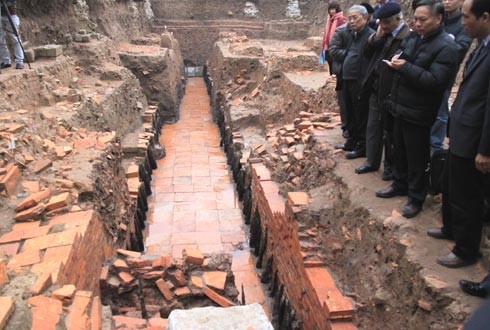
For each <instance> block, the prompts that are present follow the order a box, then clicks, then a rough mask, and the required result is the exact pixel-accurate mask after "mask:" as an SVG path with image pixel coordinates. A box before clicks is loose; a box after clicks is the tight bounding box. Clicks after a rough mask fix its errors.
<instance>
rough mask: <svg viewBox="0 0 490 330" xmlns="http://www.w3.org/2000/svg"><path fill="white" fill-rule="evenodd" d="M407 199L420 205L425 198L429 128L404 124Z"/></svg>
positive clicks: (428, 155) (428, 157) (428, 158)
mask: <svg viewBox="0 0 490 330" xmlns="http://www.w3.org/2000/svg"><path fill="white" fill-rule="evenodd" d="M405 128H406V129H405V133H406V135H405V137H406V140H405V143H406V148H407V149H406V150H407V152H406V155H407V161H408V176H407V181H408V198H409V201H411V202H413V203H416V204H417V205H422V204H423V203H424V201H425V197H426V196H427V166H428V164H429V160H430V144H429V138H430V127H425V126H420V125H414V124H410V123H406V125H405Z"/></svg>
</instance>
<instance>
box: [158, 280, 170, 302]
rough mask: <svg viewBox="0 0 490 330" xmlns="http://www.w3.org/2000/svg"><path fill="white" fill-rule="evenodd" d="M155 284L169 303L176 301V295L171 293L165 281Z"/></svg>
mask: <svg viewBox="0 0 490 330" xmlns="http://www.w3.org/2000/svg"><path fill="white" fill-rule="evenodd" d="M155 284H156V285H157V287H158V290H160V292H161V293H162V295H163V296H164V297H165V299H167V301H172V299H174V293H173V292H172V291H170V289H169V288H168V286H167V283H165V281H164V280H162V279H159V280H157V281H156V282H155Z"/></svg>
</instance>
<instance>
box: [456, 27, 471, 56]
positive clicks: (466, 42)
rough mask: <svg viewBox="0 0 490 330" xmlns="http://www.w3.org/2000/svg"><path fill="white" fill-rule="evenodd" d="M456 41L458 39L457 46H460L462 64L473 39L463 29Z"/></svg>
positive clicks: (459, 53)
mask: <svg viewBox="0 0 490 330" xmlns="http://www.w3.org/2000/svg"><path fill="white" fill-rule="evenodd" d="M454 41H456V46H457V47H458V55H459V56H458V63H459V64H461V63H462V62H463V60H464V57H465V56H466V53H467V52H468V49H470V46H471V42H472V41H473V40H472V39H471V38H470V37H468V35H467V34H466V32H465V30H464V29H461V31H460V32H459V33H458V35H457V36H456V38H455V39H454Z"/></svg>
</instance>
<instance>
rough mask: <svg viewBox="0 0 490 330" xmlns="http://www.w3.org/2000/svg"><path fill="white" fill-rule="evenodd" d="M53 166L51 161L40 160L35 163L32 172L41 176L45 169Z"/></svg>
mask: <svg viewBox="0 0 490 330" xmlns="http://www.w3.org/2000/svg"><path fill="white" fill-rule="evenodd" d="M51 166H53V162H52V161H51V160H50V159H43V160H39V161H37V162H35V163H34V167H33V169H32V171H33V172H34V173H36V174H39V173H40V172H42V171H44V170H45V169H47V168H49V167H51Z"/></svg>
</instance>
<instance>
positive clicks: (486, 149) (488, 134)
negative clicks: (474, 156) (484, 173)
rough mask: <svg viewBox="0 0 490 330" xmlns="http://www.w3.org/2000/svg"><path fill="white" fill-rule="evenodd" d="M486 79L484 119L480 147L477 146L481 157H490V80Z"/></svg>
mask: <svg viewBox="0 0 490 330" xmlns="http://www.w3.org/2000/svg"><path fill="white" fill-rule="evenodd" d="M488 79H489V83H488V92H487V107H486V110H485V117H484V119H483V127H482V134H481V137H480V145H479V146H478V153H479V154H482V155H483V156H490V78H488Z"/></svg>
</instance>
